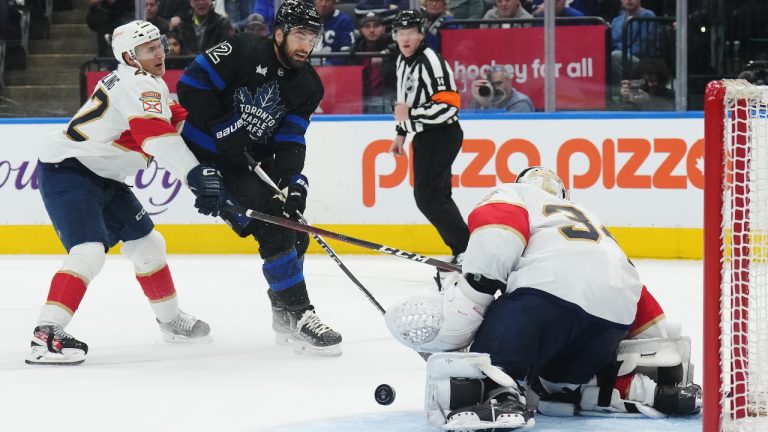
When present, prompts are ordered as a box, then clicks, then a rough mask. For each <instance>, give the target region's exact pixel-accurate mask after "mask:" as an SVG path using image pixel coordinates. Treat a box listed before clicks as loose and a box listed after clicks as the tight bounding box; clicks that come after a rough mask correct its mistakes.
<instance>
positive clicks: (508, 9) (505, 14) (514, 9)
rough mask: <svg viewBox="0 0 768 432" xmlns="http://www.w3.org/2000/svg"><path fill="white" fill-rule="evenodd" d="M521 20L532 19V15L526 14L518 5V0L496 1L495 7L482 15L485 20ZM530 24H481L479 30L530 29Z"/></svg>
mask: <svg viewBox="0 0 768 432" xmlns="http://www.w3.org/2000/svg"><path fill="white" fill-rule="evenodd" d="M510 18H514V19H523V18H533V15H531V14H530V13H528V11H527V10H525V9H524V8H523V7H522V6H521V5H520V0H496V6H495V7H493V8H491V9H490V10H489V11H488V12H486V13H485V15H483V19H485V20H494V19H510ZM530 26H531V23H526V24H509V23H505V24H490V25H489V24H481V25H480V28H511V27H530Z"/></svg>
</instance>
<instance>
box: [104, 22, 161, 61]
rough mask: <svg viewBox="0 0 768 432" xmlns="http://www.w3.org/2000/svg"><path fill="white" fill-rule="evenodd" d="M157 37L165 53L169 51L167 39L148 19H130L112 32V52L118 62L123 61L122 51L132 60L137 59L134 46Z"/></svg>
mask: <svg viewBox="0 0 768 432" xmlns="http://www.w3.org/2000/svg"><path fill="white" fill-rule="evenodd" d="M158 39H159V40H160V43H161V44H162V46H163V50H164V51H165V53H166V54H167V53H168V51H169V46H168V41H167V40H166V38H165V36H164V35H161V34H160V29H158V28H157V27H155V26H154V24H152V23H150V22H148V21H141V20H136V21H131V22H129V23H128V24H123V25H121V26H120V27H118V28H116V29H115V31H114V32H113V33H112V52H113V53H114V54H115V58H116V59H117V61H119V62H120V63H125V60H124V59H123V53H124V52H127V53H128V55H129V56H131V58H132V59H133V60H139V57H138V56H137V54H136V47H137V46H139V45H141V44H144V43H147V42H151V41H153V40H158Z"/></svg>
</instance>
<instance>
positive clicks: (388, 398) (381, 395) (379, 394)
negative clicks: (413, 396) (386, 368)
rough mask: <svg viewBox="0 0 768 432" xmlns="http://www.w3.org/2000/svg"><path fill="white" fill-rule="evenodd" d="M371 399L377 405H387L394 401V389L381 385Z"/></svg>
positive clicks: (387, 385)
mask: <svg viewBox="0 0 768 432" xmlns="http://www.w3.org/2000/svg"><path fill="white" fill-rule="evenodd" d="M373 397H374V398H375V399H376V402H377V403H378V404H379V405H389V404H391V403H392V402H394V401H395V389H393V388H392V386H391V385H389V384H382V385H380V386H378V387H376V392H374V394H373Z"/></svg>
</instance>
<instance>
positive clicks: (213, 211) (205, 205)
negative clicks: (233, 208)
mask: <svg viewBox="0 0 768 432" xmlns="http://www.w3.org/2000/svg"><path fill="white" fill-rule="evenodd" d="M187 184H188V185H189V188H190V189H191V190H192V193H194V194H195V208H197V211H198V212H200V213H202V214H204V215H210V216H213V217H216V216H218V215H219V213H220V212H221V210H222V207H223V206H224V204H225V202H224V201H225V200H224V184H223V179H222V178H221V173H220V172H219V170H217V169H216V168H214V167H213V166H211V165H208V164H200V165H198V166H196V167H194V168H192V169H191V170H190V171H189V174H187Z"/></svg>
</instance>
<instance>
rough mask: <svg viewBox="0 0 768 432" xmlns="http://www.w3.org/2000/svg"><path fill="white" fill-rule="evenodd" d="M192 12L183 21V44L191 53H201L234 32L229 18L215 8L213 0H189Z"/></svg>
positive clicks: (181, 32) (180, 33)
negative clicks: (218, 12)
mask: <svg viewBox="0 0 768 432" xmlns="http://www.w3.org/2000/svg"><path fill="white" fill-rule="evenodd" d="M189 5H190V6H191V7H192V13H191V14H189V15H187V16H186V17H184V19H183V20H182V22H181V27H179V28H180V30H179V36H180V37H181V44H182V45H184V47H185V48H186V49H187V51H188V52H189V53H190V54H200V53H201V52H203V51H205V50H207V49H208V48H210V47H212V46H214V45H216V44H218V43H219V42H222V41H223V40H224V39H226V38H228V37H230V36H232V34H234V29H233V28H232V25H231V24H230V23H229V20H228V19H226V18H224V17H223V16H221V15H219V14H217V13H216V12H215V11H214V10H213V0H189Z"/></svg>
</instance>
